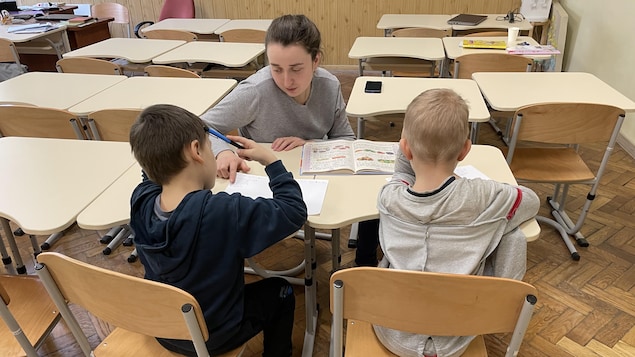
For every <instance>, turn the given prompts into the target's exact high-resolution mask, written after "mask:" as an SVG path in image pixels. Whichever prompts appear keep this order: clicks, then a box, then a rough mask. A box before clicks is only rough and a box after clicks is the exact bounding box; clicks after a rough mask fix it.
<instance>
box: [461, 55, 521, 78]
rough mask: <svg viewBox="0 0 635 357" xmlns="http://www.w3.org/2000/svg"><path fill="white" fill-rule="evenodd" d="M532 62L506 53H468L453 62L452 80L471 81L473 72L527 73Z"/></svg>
mask: <svg viewBox="0 0 635 357" xmlns="http://www.w3.org/2000/svg"><path fill="white" fill-rule="evenodd" d="M532 64H533V60H532V59H530V58H526V57H523V56H518V55H510V54H507V53H470V54H466V55H462V56H459V57H457V58H456V59H455V60H454V78H462V79H472V74H473V73H475V72H529V71H531V66H532Z"/></svg>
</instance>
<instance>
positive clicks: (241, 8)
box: [21, 0, 521, 65]
mask: <svg viewBox="0 0 635 357" xmlns="http://www.w3.org/2000/svg"><path fill="white" fill-rule="evenodd" d="M184 1H186V0H184ZM37 2H39V0H22V2H21V3H22V4H23V5H32V4H35V3H37ZM73 2H85V3H92V4H94V3H99V2H103V1H99V0H87V1H82V0H74V1H73ZM116 2H118V3H121V4H123V5H125V6H126V7H128V9H129V11H130V17H131V23H132V24H133V25H132V26H133V27H134V24H136V23H139V22H141V21H143V20H151V21H156V20H157V18H158V16H159V12H160V11H161V6H162V5H163V0H117V1H116ZM194 2H195V4H196V17H200V18H228V19H267V18H275V17H277V16H280V15H282V14H287V13H302V14H305V15H307V16H308V17H309V18H311V19H312V20H313V21H314V22H315V23H316V24H317V26H318V27H319V29H320V31H321V32H322V41H323V47H324V48H323V49H324V61H323V64H330V65H346V64H349V65H350V64H354V63H356V62H355V61H353V60H351V59H349V58H348V51H349V49H350V47H351V45H352V44H353V41H354V40H355V38H356V37H358V36H383V32H382V31H381V30H378V29H377V28H376V25H377V22H378V21H379V18H380V17H381V15H382V14H400V13H404V14H418V13H419V14H455V13H494V14H504V13H507V12H508V11H509V10H512V9H516V8H518V7H520V3H521V0H331V1H306V0H194Z"/></svg>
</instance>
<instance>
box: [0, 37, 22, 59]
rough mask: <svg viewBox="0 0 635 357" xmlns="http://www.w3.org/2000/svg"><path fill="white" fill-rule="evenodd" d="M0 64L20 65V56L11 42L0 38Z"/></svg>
mask: <svg viewBox="0 0 635 357" xmlns="http://www.w3.org/2000/svg"><path fill="white" fill-rule="evenodd" d="M0 62H15V63H17V64H20V55H19V54H18V51H17V50H16V49H15V45H14V44H13V42H12V41H11V40H7V39H5V38H0Z"/></svg>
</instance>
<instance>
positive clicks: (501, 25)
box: [450, 14, 533, 31]
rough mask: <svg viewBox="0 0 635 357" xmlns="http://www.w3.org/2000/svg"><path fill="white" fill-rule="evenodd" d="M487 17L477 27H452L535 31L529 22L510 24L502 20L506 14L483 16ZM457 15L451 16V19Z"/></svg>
mask: <svg viewBox="0 0 635 357" xmlns="http://www.w3.org/2000/svg"><path fill="white" fill-rule="evenodd" d="M482 15H487V19H486V20H485V21H483V22H481V23H480V24H478V25H476V26H464V25H452V29H453V30H472V29H479V28H482V29H490V28H491V29H505V30H506V29H508V28H510V27H518V28H519V29H520V31H530V30H531V29H533V25H532V24H531V23H530V22H529V21H527V20H523V21H520V22H518V21H516V22H513V23H510V22H509V21H505V20H502V18H503V17H505V16H506V14H482ZM454 16H455V15H452V16H450V18H452V17H454Z"/></svg>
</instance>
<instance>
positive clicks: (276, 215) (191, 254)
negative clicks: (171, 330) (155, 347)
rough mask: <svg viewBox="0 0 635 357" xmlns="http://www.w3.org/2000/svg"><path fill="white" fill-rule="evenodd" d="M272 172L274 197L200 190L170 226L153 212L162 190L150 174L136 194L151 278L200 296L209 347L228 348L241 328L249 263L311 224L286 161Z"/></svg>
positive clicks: (136, 220) (140, 245)
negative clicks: (224, 346) (264, 251)
mask: <svg viewBox="0 0 635 357" xmlns="http://www.w3.org/2000/svg"><path fill="white" fill-rule="evenodd" d="M265 171H266V173H267V175H268V176H269V180H270V182H269V186H270V187H271V191H272V192H273V198H271V199H263V198H258V199H255V200H254V199H251V198H248V197H243V196H241V195H240V194H237V193H235V194H232V195H228V194H226V193H224V192H220V193H217V194H213V193H212V192H211V191H209V190H200V191H195V192H191V193H189V194H188V195H186V196H185V197H184V198H183V200H182V201H181V203H180V204H179V205H178V207H177V208H176V209H175V210H174V211H172V212H171V214H170V216H169V219H168V220H161V219H159V217H158V216H157V215H156V213H155V210H154V205H155V202H156V199H157V196H158V195H160V194H161V186H159V185H157V184H156V183H154V182H152V181H150V180H147V179H145V175H144V180H143V182H142V183H141V184H139V186H137V188H136V189H135V190H134V192H133V194H132V198H131V202H130V203H131V212H130V226H131V227H132V230H133V231H134V234H135V238H134V243H135V245H136V248H137V252H138V253H139V258H140V260H141V263H142V264H143V266H144V267H145V278H146V279H149V280H154V281H159V282H162V283H167V284H170V285H173V286H176V287H179V288H181V289H183V290H185V291H187V292H189V293H190V294H192V295H193V296H194V297H195V298H196V300H197V301H198V303H199V304H200V305H201V308H202V309H203V314H204V316H205V321H206V322H207V328H208V330H209V332H210V339H209V341H208V348H218V346H222V344H223V343H224V342H225V341H226V340H227V339H228V338H229V337H231V336H232V335H233V334H234V333H236V331H237V330H238V326H239V323H240V321H241V320H242V317H243V291H244V284H245V282H244V272H243V269H244V259H245V258H248V257H251V256H253V255H255V254H257V253H259V252H261V251H262V250H264V249H265V248H267V247H269V246H270V245H272V244H274V243H276V242H278V241H280V240H282V239H284V238H285V237H288V236H289V235H291V234H293V233H294V232H295V231H297V230H298V229H300V227H302V225H303V224H304V222H305V221H306V217H307V211H306V205H305V204H304V201H303V200H302V192H301V191H300V186H299V185H298V183H297V182H296V181H295V180H294V179H293V176H292V175H291V173H289V172H288V171H287V170H286V169H285V167H284V165H283V164H282V162H280V161H276V162H274V163H272V164H270V165H268V166H267V167H266V168H265ZM172 342H177V341H172ZM178 344H179V345H182V344H181V343H178ZM188 344H189V346H192V344H191V343H189V342H188Z"/></svg>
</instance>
